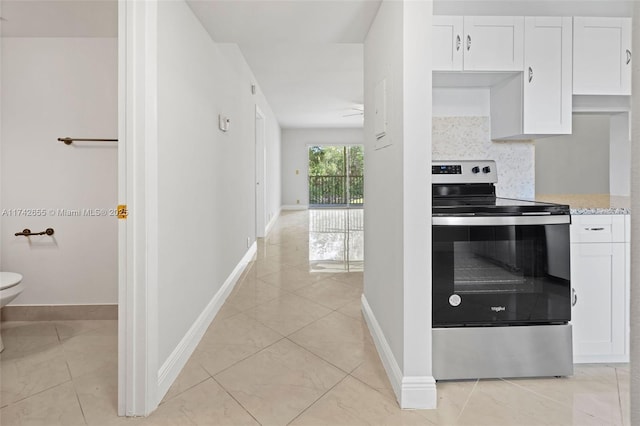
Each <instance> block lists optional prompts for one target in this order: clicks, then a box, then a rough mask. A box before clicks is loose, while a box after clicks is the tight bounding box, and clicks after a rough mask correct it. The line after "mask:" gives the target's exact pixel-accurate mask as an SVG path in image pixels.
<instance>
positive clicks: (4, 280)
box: [0, 272, 24, 352]
mask: <svg viewBox="0 0 640 426" xmlns="http://www.w3.org/2000/svg"><path fill="white" fill-rule="evenodd" d="M23 289H24V284H22V275H20V274H17V273H15V272H0V310H1V309H2V307H4V306H5V305H6V304H7V303H10V302H11V301H12V300H13V299H15V298H16V297H18V295H19V294H20V293H22V290H23ZM0 312H1V311H0ZM3 350H4V345H3V344H2V335H0V352H2V351H3Z"/></svg>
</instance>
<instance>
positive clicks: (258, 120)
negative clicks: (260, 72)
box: [255, 105, 267, 238]
mask: <svg viewBox="0 0 640 426" xmlns="http://www.w3.org/2000/svg"><path fill="white" fill-rule="evenodd" d="M255 124H256V127H255V131H256V135H255V138H256V176H255V177H256V178H255V182H256V202H255V204H256V238H262V237H264V236H265V231H266V227H267V221H266V214H265V212H266V208H265V204H266V195H265V189H266V182H265V181H266V176H265V170H266V163H265V162H266V154H265V143H264V139H265V136H264V132H265V127H264V114H263V113H262V111H260V108H258V106H257V105H256V117H255Z"/></svg>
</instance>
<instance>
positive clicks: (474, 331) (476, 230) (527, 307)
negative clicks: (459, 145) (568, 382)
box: [432, 160, 573, 380]
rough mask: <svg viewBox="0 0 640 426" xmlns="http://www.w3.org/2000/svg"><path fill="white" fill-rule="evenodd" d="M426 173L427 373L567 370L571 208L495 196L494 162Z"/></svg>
mask: <svg viewBox="0 0 640 426" xmlns="http://www.w3.org/2000/svg"><path fill="white" fill-rule="evenodd" d="M432 177H433V188H432V189H433V219H432V220H433V222H432V225H433V228H432V229H433V373H434V377H435V378H436V379H439V380H444V379H468V378H488V377H532V376H566V375H571V374H573V353H572V343H571V340H572V335H571V325H570V324H569V321H570V320H571V304H572V298H573V296H572V289H571V276H570V242H569V225H570V223H571V216H570V214H569V206H566V205H558V204H550V203H539V202H535V201H526V200H516V199H507V198H499V197H496V191H495V184H496V183H497V171H496V165H495V162H494V161H486V160H482V161H441V162H434V163H433V164H432Z"/></svg>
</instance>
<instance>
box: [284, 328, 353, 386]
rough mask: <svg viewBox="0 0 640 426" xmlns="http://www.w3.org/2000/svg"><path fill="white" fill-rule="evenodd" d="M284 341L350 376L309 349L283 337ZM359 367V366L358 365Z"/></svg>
mask: <svg viewBox="0 0 640 426" xmlns="http://www.w3.org/2000/svg"><path fill="white" fill-rule="evenodd" d="M285 339H287V340H288V341H290V342H291V343H293V344H294V345H296V346H297V347H299V348H300V349H302V350H303V351H305V352H309V353H310V354H311V355H313V356H315V357H316V358H319V359H321V360H322V361H324V362H326V363H327V364H329V365H330V366H332V367H334V368H337V369H338V370H340V371H341V372H343V373H344V374H346V375H347V376H349V375H350V373H349V372H348V371H344V369H342V368H340V367H338V366H337V365H335V364H334V363H332V362H331V361H328V360H326V359H324V358H323V357H321V356H320V355H318V354H316V353H314V352H312V351H311V350H310V349H307V348H305V347H304V346H302V345H300V344H299V343H296V342H294V341H293V340H291V339H289V337H288V336H287V337H285ZM358 366H359V365H358ZM356 368H358V367H356Z"/></svg>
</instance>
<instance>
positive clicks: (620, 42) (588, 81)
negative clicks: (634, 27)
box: [573, 17, 631, 95]
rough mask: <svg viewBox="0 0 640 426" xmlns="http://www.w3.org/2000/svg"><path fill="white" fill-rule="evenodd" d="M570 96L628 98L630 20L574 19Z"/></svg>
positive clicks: (629, 88)
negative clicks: (571, 87) (622, 96)
mask: <svg viewBox="0 0 640 426" xmlns="http://www.w3.org/2000/svg"><path fill="white" fill-rule="evenodd" d="M573 94H575V95H631V18H592V17H589V18H585V17H575V18H573Z"/></svg>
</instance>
